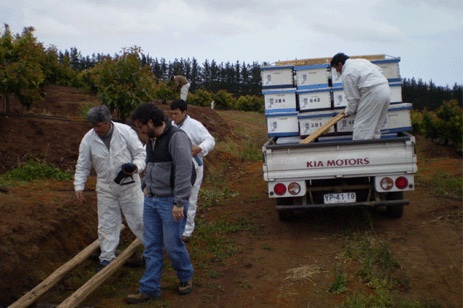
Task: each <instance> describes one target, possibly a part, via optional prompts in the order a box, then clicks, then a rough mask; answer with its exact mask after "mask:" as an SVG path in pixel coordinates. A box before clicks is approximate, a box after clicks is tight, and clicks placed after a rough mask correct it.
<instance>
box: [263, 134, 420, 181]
mask: <svg viewBox="0 0 463 308" xmlns="http://www.w3.org/2000/svg"><path fill="white" fill-rule="evenodd" d="M271 143H272V142H271V141H270V140H269V141H268V142H267V143H266V144H265V145H264V146H263V148H262V152H263V155H264V165H263V171H264V180H266V181H274V180H275V179H278V180H284V179H291V180H297V179H305V180H307V179H329V178H335V177H353V176H355V177H358V176H370V175H371V176H373V175H378V174H387V173H415V172H416V171H417V165H416V154H415V138H414V137H413V136H412V135H409V134H403V135H402V136H400V137H397V138H392V139H384V140H357V141H344V142H336V143H334V142H333V143H317V142H316V143H309V144H291V145H275V144H271Z"/></svg>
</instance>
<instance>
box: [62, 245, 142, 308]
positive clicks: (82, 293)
mask: <svg viewBox="0 0 463 308" xmlns="http://www.w3.org/2000/svg"><path fill="white" fill-rule="evenodd" d="M140 245H141V243H140V241H139V240H138V238H137V239H135V240H134V241H133V242H132V244H130V245H129V247H127V249H125V250H124V251H123V252H122V253H121V254H120V255H119V256H117V258H115V259H114V260H113V261H111V262H110V263H109V264H108V265H106V266H105V267H104V268H103V269H102V270H101V271H99V272H98V273H97V274H96V275H95V276H93V277H92V278H90V279H89V280H88V281H87V282H86V283H85V284H84V285H83V286H82V287H80V288H79V289H78V290H77V291H75V292H74V293H73V294H72V295H71V296H69V297H68V298H67V299H66V300H65V301H63V302H62V303H61V304H59V305H58V306H57V308H72V307H77V306H78V305H79V304H80V303H82V302H83V301H84V300H85V299H86V298H87V297H88V296H89V295H90V294H91V293H92V292H93V291H95V289H96V288H98V287H99V286H100V285H101V284H102V283H103V282H104V281H105V280H106V279H108V278H109V277H110V276H111V275H112V274H113V273H114V272H115V271H116V270H117V269H118V268H119V267H120V266H121V265H122V264H124V263H125V261H126V260H127V259H128V258H130V256H132V255H133V253H134V252H135V250H136V249H137V248H138V247H139V246H140Z"/></svg>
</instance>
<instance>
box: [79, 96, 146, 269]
mask: <svg viewBox="0 0 463 308" xmlns="http://www.w3.org/2000/svg"><path fill="white" fill-rule="evenodd" d="M87 120H88V121H89V122H90V124H91V125H92V127H93V129H91V130H89V131H88V132H87V133H86V134H85V136H84V137H83V138H82V141H81V143H80V147H79V158H78V160H77V165H76V172H75V175H74V190H75V192H76V197H77V200H78V201H79V202H81V203H82V202H83V201H85V196H84V193H83V191H84V189H85V183H86V181H87V178H88V176H89V174H90V171H91V170H92V168H93V169H94V170H95V172H96V175H97V182H96V192H97V203H98V204H97V206H98V239H99V241H100V248H101V254H100V257H99V259H100V265H101V268H102V267H105V266H106V265H108V264H109V262H111V261H112V260H113V259H114V258H115V250H116V248H117V246H118V244H119V235H120V232H121V224H122V216H121V211H122V213H123V214H124V216H125V219H126V221H127V224H128V226H129V228H130V230H132V232H133V233H134V234H135V236H136V237H137V238H138V239H139V240H140V242H142V243H143V200H144V197H143V192H142V190H141V182H140V176H139V173H140V172H142V171H143V169H144V168H145V158H146V151H145V149H144V147H143V145H142V143H141V142H140V140H139V139H138V136H137V134H136V132H135V131H134V130H133V129H132V128H131V127H130V126H128V125H125V124H122V123H116V122H113V121H111V114H110V112H109V109H108V107H106V106H104V105H101V106H96V107H93V108H91V109H90V110H89V111H88V113H87Z"/></svg>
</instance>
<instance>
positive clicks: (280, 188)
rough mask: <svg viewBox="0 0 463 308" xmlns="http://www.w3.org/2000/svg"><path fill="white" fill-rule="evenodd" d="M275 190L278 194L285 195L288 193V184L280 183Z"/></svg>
mask: <svg viewBox="0 0 463 308" xmlns="http://www.w3.org/2000/svg"><path fill="white" fill-rule="evenodd" d="M273 191H274V192H275V194H277V195H278V196H283V195H284V194H285V193H286V186H285V185H284V184H281V183H278V184H276V185H275V187H273Z"/></svg>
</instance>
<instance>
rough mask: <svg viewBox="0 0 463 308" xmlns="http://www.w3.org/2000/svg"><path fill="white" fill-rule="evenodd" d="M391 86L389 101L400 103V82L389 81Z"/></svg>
mask: <svg viewBox="0 0 463 308" xmlns="http://www.w3.org/2000/svg"><path fill="white" fill-rule="evenodd" d="M389 87H390V88H391V103H392V104H396V103H402V82H389Z"/></svg>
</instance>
